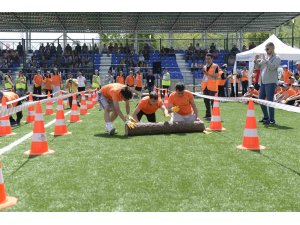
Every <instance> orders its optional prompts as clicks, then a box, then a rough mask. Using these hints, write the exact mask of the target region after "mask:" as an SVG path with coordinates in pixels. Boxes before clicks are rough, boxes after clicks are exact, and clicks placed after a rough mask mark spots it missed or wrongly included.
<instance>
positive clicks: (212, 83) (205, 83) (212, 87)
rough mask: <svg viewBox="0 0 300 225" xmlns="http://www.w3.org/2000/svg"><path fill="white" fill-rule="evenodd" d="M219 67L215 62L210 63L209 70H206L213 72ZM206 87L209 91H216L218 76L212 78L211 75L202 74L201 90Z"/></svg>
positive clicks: (209, 72)
mask: <svg viewBox="0 0 300 225" xmlns="http://www.w3.org/2000/svg"><path fill="white" fill-rule="evenodd" d="M217 68H219V66H218V65H217V64H215V63H213V64H212V65H211V67H210V68H209V70H208V71H207V72H208V74H215V71H216V69H217ZM204 69H205V70H207V68H206V66H205V67H204ZM205 88H207V89H208V90H209V91H216V92H217V91H218V77H216V78H214V77H211V76H206V75H204V77H203V80H202V91H204V90H205Z"/></svg>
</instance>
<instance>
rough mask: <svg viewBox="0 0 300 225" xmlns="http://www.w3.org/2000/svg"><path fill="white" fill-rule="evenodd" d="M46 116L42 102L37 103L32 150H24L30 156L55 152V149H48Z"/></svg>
mask: <svg viewBox="0 0 300 225" xmlns="http://www.w3.org/2000/svg"><path fill="white" fill-rule="evenodd" d="M44 125H45V124H44V117H43V111H42V107H41V103H40V102H38V103H37V104H36V110H35V119H34V125H33V134H32V142H31V148H30V150H28V151H26V152H24V154H26V155H29V156H34V155H47V154H52V153H54V151H53V150H50V149H48V142H47V137H46V133H45V126H44Z"/></svg>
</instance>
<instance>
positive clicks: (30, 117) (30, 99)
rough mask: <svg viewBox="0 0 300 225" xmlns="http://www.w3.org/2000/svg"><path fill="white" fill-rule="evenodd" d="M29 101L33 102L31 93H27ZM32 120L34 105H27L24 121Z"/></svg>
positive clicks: (29, 121)
mask: <svg viewBox="0 0 300 225" xmlns="http://www.w3.org/2000/svg"><path fill="white" fill-rule="evenodd" d="M29 102H33V99H32V93H30V94H29ZM33 121H34V105H31V106H28V111H27V116H26V123H31V122H33Z"/></svg>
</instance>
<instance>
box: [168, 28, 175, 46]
mask: <svg viewBox="0 0 300 225" xmlns="http://www.w3.org/2000/svg"><path fill="white" fill-rule="evenodd" d="M173 45H174V39H173V32H172V31H170V32H169V48H171V47H173Z"/></svg>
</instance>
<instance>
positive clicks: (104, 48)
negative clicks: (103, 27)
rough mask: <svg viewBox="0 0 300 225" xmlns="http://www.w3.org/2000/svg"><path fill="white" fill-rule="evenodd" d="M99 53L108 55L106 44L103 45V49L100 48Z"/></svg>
mask: <svg viewBox="0 0 300 225" xmlns="http://www.w3.org/2000/svg"><path fill="white" fill-rule="evenodd" d="M101 53H102V54H107V55H108V54H109V53H108V48H107V47H106V44H104V45H103V48H102V51H101Z"/></svg>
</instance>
